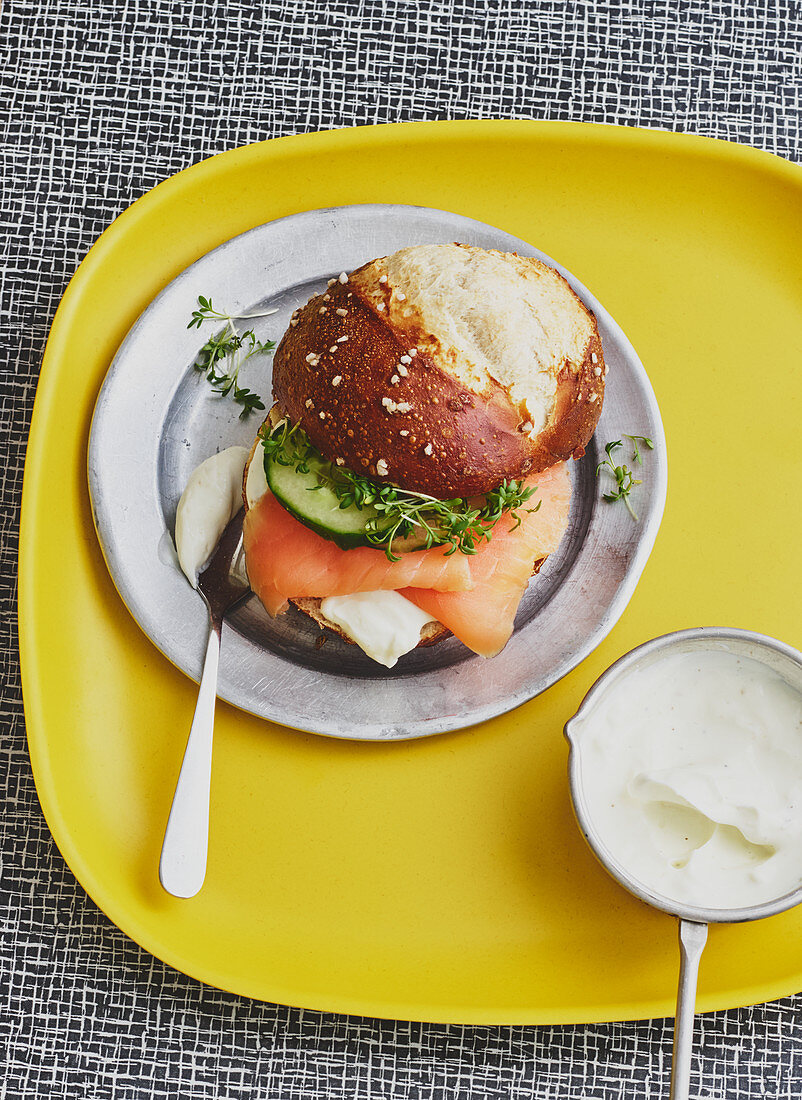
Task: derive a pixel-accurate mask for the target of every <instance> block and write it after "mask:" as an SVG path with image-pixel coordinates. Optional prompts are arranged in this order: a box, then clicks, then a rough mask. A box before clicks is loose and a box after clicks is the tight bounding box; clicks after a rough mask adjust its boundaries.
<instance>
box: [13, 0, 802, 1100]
mask: <svg viewBox="0 0 802 1100" xmlns="http://www.w3.org/2000/svg"><path fill="white" fill-rule="evenodd" d="M0 21H1V22H0V149H2V158H3V159H2V165H3V166H2V175H1V176H0V187H1V188H2V197H1V198H0V257H1V258H0V299H1V300H0V369H2V372H3V373H2V383H1V384H0V420H1V421H2V431H3V439H4V452H5V461H4V463H3V468H2V474H0V480H1V481H2V493H3V506H2V511H1V512H0V523H2V578H1V579H0V600H2V635H1V636H0V661H2V674H3V675H2V679H3V685H4V688H3V691H4V694H3V702H2V723H3V727H2V730H3V733H2V740H0V755H1V756H2V768H1V769H0V785H1V786H2V798H3V804H2V814H0V838H1V840H2V867H1V869H0V874H1V875H2V879H1V881H0V920H2V938H1V940H0V1013H2V1014H1V1015H0V1098H2V1100H16V1098H18V1097H26V1098H28V1097H31V1098H33V1097H35V1098H42V1100H45V1098H46V1100H50V1098H54V1100H56V1098H62V1097H69V1098H75V1100H95V1098H98V1100H100V1098H103V1100H107V1098H108V1100H112V1098H113V1100H135V1098H136V1100H140V1098H141V1100H144V1098H151V1097H153V1098H162V1097H164V1098H166V1097H182V1098H185V1100H206V1098H208V1100H229V1098H232V1100H233V1098H236V1097H248V1098H276V1100H278V1098H281V1100H312V1098H317V1097H327V1098H328V1097H331V1098H340V1097H343V1098H345V1097H358V1098H377V1097H387V1098H392V1100H418V1098H420V1100H439V1098H443V1100H446V1098H448V1100H450V1098H460V1100H462V1098H465V1100H467V1098H468V1097H470V1098H472V1100H490V1098H494V1100H495V1098H499V1100H500V1098H502V1097H505V1098H506V1097H510V1098H513V1100H518V1098H523V1097H536V1098H538V1100H546V1098H555V1100H556V1098H560V1100H579V1098H587V1100H591V1098H609V1100H612V1098H614V1097H616V1098H617V1097H619V1096H623V1095H626V1096H627V1097H630V1098H632V1100H645V1098H647V1097H658V1096H662V1095H667V1071H668V1058H667V1055H668V1053H669V1051H670V1036H671V1026H670V1023H668V1024H666V1023H665V1022H663V1021H657V1022H652V1023H635V1024H614V1025H605V1026H592V1027H576V1028H570V1027H559V1028H558V1027H549V1028H530V1027H513V1028H509V1027H498V1028H486V1027H481V1028H468V1027H445V1026H433V1025H422V1024H409V1023H393V1022H382V1021H374V1020H369V1019H359V1018H348V1017H336V1016H330V1015H325V1014H320V1013H315V1012H309V1011H300V1010H296V1009H292V1008H282V1007H276V1006H274V1005H268V1004H259V1003H255V1002H251V1001H248V1000H246V999H244V998H241V997H236V996H232V995H229V994H226V993H221V992H218V991H217V990H214V989H210V988H207V987H204V986H201V985H199V984H198V983H197V982H195V981H193V980H191V979H189V978H186V977H184V976H183V975H181V974H178V973H176V972H175V971H173V970H171V969H170V968H169V967H167V966H165V965H163V964H162V963H160V962H158V961H156V960H155V959H153V958H151V957H150V956H149V955H147V954H146V953H145V952H143V951H141V950H140V949H139V948H138V947H137V946H136V945H135V944H133V943H132V942H130V941H129V940H128V939H127V938H126V937H125V936H124V935H123V934H122V933H121V932H119V931H118V930H117V929H116V928H115V927H114V926H113V925H112V924H110V922H109V921H108V920H107V919H106V917H105V916H104V915H103V914H102V913H100V912H99V911H98V910H97V909H96V908H95V906H94V905H93V904H92V903H91V902H90V901H89V900H88V899H87V897H86V896H85V894H84V892H83V890H82V889H81V888H80V887H79V886H78V885H77V884H76V882H75V880H74V879H73V877H72V875H71V874H70V872H69V871H68V870H67V868H66V867H65V865H64V862H63V860H62V858H61V856H60V855H59V853H58V851H57V849H56V847H55V845H54V843H53V841H52V840H51V838H50V834H49V832H48V830H47V827H46V826H45V824H44V821H43V818H42V814H41V811H40V808H39V804H38V802H37V798H36V793H35V790H34V785H33V780H32V777H31V771H30V764H29V761H28V757H27V751H26V746H25V736H24V723H23V715H22V701H21V693H20V688H19V668H18V656H17V650H16V637H15V625H14V624H15V620H14V614H15V608H14V603H15V581H14V573H15V563H16V550H17V533H16V532H17V524H18V512H19V502H20V493H21V485H22V465H23V457H24V449H25V440H26V435H27V430H28V423H29V418H30V412H31V407H32V403H33V397H34V390H35V386H36V378H37V373H38V370H39V365H40V362H41V357H42V351H43V348H44V344H45V339H46V336H47V331H48V328H49V325H50V323H51V321H52V318H53V313H54V311H55V308H56V305H57V304H58V301H59V299H60V297H61V295H62V293H63V291H64V288H65V286H66V284H67V282H68V280H69V278H70V276H71V275H72V274H73V272H74V270H75V268H76V266H77V265H78V263H79V262H80V260H81V259H82V258H83V256H84V255H85V254H86V252H87V250H88V248H89V247H90V245H91V244H92V242H93V241H94V240H95V239H96V238H97V236H98V235H99V234H100V232H101V231H102V230H103V229H104V228H105V227H106V226H107V225H108V224H109V223H110V222H111V221H112V220H113V219H114V218H115V217H116V216H117V215H118V214H119V213H120V212H121V211H122V210H123V209H125V207H127V206H128V205H129V204H130V203H131V202H132V201H133V200H134V199H136V198H138V197H139V196H140V195H141V194H143V192H145V191H147V190H148V189H149V188H151V187H153V186H154V185H155V184H157V183H159V182H160V181H161V180H163V179H165V178H166V177H167V176H170V175H172V174H173V173H174V172H176V171H178V170H179V169H181V168H184V167H186V166H187V165H189V164H191V163H193V162H195V161H198V160H200V159H202V158H204V157H207V156H209V155H211V154H213V153H218V152H221V151H223V150H225V149H230V148H232V147H234V146H237V145H242V144H244V143H247V142H252V141H256V140H261V139H264V138H269V137H274V136H278V135H283V134H291V133H299V132H303V131H309V130H316V129H328V128H332V127H341V126H350V125H354V124H362V123H377V122H394V121H400V120H411V119H416V120H417V119H446V118H469V117H485V118H487V117H500V118H552V119H579V120H584V121H591V122H592V121H595V122H608V123H620V124H624V125H642V126H655V127H662V128H667V129H674V130H682V131H691V132H695V133H702V134H709V135H712V136H716V137H721V138H728V139H730V140H733V141H740V142H745V143H747V144H751V145H756V146H759V147H761V148H764V149H767V150H769V151H771V152H774V153H778V154H780V155H782V156H785V157H789V158H791V159H795V160H800V159H802V144H801V143H800V131H801V129H802V5H800V3H799V2H795V0H776V2H773V0H750V2H747V0H743V2H737V0H681V2H680V0H641V2H634V0H599V2H596V3H593V2H589V0H567V2H566V0H421V2H417V0H353V2H351V0H327V2H325V3H324V2H323V0H263V2H262V3H257V2H256V0H228V2H227V0H116V2H113V0H58V2H57V0H6V3H5V5H4V7H3V9H2V13H1V14H0ZM794 949H795V950H798V945H796V946H795V948H794ZM800 1005H802V1001H801V1000H799V999H791V1000H787V1001H783V1002H779V1003H775V1004H771V1005H765V1006H760V1007H756V1008H752V1009H745V1010H742V1011H738V1012H728V1013H719V1014H715V1015H711V1016H707V1017H704V1018H703V1019H702V1020H701V1021H700V1025H699V1028H698V1042H697V1057H696V1059H695V1063H694V1083H693V1090H692V1092H693V1095H696V1096H699V1097H707V1098H730V1097H731V1098H738V1100H747V1098H751V1097H770V1098H778V1100H779V1098H780V1097H789V1098H790V1097H796V1096H799V1095H802V1022H801V1021H800V1017H799V1008H800Z"/></svg>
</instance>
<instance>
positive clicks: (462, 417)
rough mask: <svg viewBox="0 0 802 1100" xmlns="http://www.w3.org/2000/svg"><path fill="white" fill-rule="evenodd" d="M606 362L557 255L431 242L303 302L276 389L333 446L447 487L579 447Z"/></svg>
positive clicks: (509, 472)
mask: <svg viewBox="0 0 802 1100" xmlns="http://www.w3.org/2000/svg"><path fill="white" fill-rule="evenodd" d="M605 373H606V368H605V366H604V357H603V354H602V347H601V341H600V339H599V333H598V329H597V327H596V320H595V318H594V316H593V314H592V313H591V312H590V310H588V309H587V308H586V307H585V306H584V305H583V303H582V302H581V301H580V300H579V298H578V297H577V296H576V294H575V293H574V292H573V290H572V289H571V287H570V286H569V285H568V283H567V282H566V280H565V279H564V278H563V277H562V276H561V275H560V274H559V273H558V272H557V271H555V270H554V269H553V268H550V267H548V266H547V265H546V264H543V263H541V262H540V261H539V260H535V259H531V258H528V257H522V256H518V255H516V254H515V253H503V252H491V251H485V250H484V249H481V248H474V247H472V246H468V245H460V244H447V245H417V246H414V247H411V248H404V249H401V251H399V252H396V253H394V254H393V255H391V256H386V257H383V258H381V259H376V260H373V261H371V262H370V263H368V264H365V265H364V266H363V267H361V268H359V269H358V270H357V271H355V272H353V274H351V275H350V277H349V276H347V275H346V274H345V273H343V274H342V275H341V276H340V277H339V279H337V280H334V281H333V282H332V283H331V284H330V285H329V287H328V289H327V290H326V291H325V292H324V293H322V294H319V295H316V296H315V297H313V298H311V299H310V301H309V302H308V303H307V304H306V305H305V306H304V307H303V308H302V309H300V310H298V311H297V312H296V314H295V315H294V316H293V319H292V321H291V323H290V327H289V329H288V330H287V333H286V334H285V336H284V338H283V339H282V341H281V343H280V344H279V347H278V349H277V351H276V355H275V359H274V368H273V394H274V398H275V400H276V402H277V404H278V405H279V407H280V408H281V409H282V410H283V412H284V413H286V415H287V416H288V417H289V418H290V419H291V420H292V421H293V423H296V422H297V423H300V425H301V427H302V428H303V430H304V431H305V432H306V433H307V434H308V435H309V437H310V439H311V441H312V443H313V444H314V445H315V447H317V449H318V450H319V451H320V452H321V453H322V454H323V455H324V456H325V457H326V458H328V459H330V460H332V461H338V462H339V464H340V465H345V466H347V467H349V468H350V469H352V470H354V471H356V472H358V473H364V474H366V475H367V476H369V477H371V478H375V479H377V480H382V479H385V478H386V479H387V480H388V481H389V482H392V483H394V484H396V485H399V486H401V487H402V488H405V489H411V490H415V491H417V492H424V493H430V494H432V495H433V496H436V497H439V498H440V499H447V498H450V497H456V496H473V495H475V494H479V493H485V492H488V491H490V490H491V489H494V488H495V487H496V486H497V485H498V484H499V483H500V482H501V481H503V480H504V479H505V478H516V479H517V478H521V477H525V476H526V475H528V474H530V473H537V472H540V471H542V470H545V469H547V468H548V467H549V466H552V465H553V464H554V463H555V462H558V461H560V460H562V459H565V458H570V457H572V456H573V457H579V456H581V455H582V454H583V453H584V448H585V445H586V444H587V442H588V440H589V439H590V437H591V435H592V434H593V431H594V429H595V427H596V423H597V421H598V419H599V414H600V412H601V407H602V401H603V398H604V377H605Z"/></svg>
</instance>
